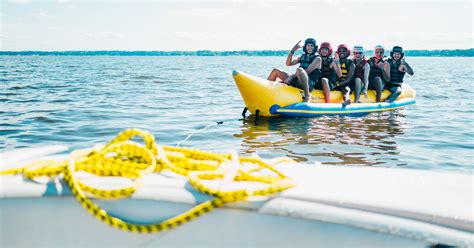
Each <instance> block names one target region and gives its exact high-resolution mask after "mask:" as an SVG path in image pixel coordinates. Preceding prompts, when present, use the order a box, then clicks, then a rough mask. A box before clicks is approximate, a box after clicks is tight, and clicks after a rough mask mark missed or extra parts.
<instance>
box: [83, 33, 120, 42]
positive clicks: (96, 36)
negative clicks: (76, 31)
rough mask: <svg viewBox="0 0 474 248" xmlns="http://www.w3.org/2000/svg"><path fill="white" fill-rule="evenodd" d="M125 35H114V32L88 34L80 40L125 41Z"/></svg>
mask: <svg viewBox="0 0 474 248" xmlns="http://www.w3.org/2000/svg"><path fill="white" fill-rule="evenodd" d="M124 38H125V36H124V35H123V34H119V33H114V32H101V33H87V34H85V35H84V37H82V38H80V39H79V40H104V39H105V40H121V39H124Z"/></svg>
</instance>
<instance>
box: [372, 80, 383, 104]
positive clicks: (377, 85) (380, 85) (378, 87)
mask: <svg viewBox="0 0 474 248" xmlns="http://www.w3.org/2000/svg"><path fill="white" fill-rule="evenodd" d="M374 82H375V92H376V97H375V98H376V101H377V102H380V101H381V99H380V98H382V91H383V83H382V79H381V78H380V77H376V78H375V79H374Z"/></svg>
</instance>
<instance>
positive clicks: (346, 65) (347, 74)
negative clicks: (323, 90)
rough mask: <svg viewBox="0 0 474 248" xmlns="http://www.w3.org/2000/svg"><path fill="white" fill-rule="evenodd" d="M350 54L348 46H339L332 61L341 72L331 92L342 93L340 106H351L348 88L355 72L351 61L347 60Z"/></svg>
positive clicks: (349, 89)
mask: <svg viewBox="0 0 474 248" xmlns="http://www.w3.org/2000/svg"><path fill="white" fill-rule="evenodd" d="M350 54H351V50H350V49H349V46H348V45H346V44H341V45H339V46H337V51H336V55H335V56H334V61H335V63H336V64H337V65H338V67H339V70H340V71H341V76H340V77H338V79H337V81H336V82H335V83H334V86H333V87H334V88H333V90H338V91H340V92H341V93H342V100H343V102H342V105H344V106H346V105H349V104H351V99H350V94H351V88H350V87H349V84H350V83H351V79H352V76H353V75H354V70H355V65H354V62H353V61H352V59H349V55H350Z"/></svg>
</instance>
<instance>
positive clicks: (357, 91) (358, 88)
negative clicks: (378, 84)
mask: <svg viewBox="0 0 474 248" xmlns="http://www.w3.org/2000/svg"><path fill="white" fill-rule="evenodd" d="M361 90H362V80H361V79H360V78H356V79H355V90H354V96H355V99H354V100H355V102H356V103H360V101H359V98H360V92H361Z"/></svg>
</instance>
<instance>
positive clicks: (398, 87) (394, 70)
mask: <svg viewBox="0 0 474 248" xmlns="http://www.w3.org/2000/svg"><path fill="white" fill-rule="evenodd" d="M404 55H405V53H404V52H403V48H402V47H400V46H394V47H393V48H392V51H391V52H390V58H389V59H388V61H387V62H388V64H389V71H390V81H389V82H388V83H387V84H386V85H385V88H386V89H387V90H389V91H390V92H392V94H391V95H390V96H388V97H387V99H386V100H385V101H386V102H393V101H395V100H396V99H397V98H398V97H399V96H400V95H401V94H402V84H403V77H404V76H405V73H408V75H410V76H413V75H414V74H415V73H414V72H413V69H412V68H411V66H410V65H409V64H408V63H407V62H406V61H405V58H404Z"/></svg>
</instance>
